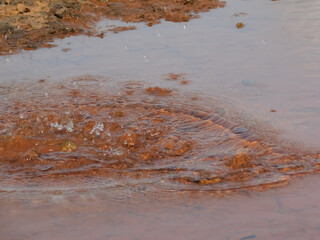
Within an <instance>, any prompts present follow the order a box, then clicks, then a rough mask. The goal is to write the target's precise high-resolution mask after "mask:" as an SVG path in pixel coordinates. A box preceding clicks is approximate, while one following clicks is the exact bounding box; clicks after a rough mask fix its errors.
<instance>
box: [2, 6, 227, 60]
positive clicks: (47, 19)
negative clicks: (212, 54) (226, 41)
mask: <svg viewBox="0 0 320 240" xmlns="http://www.w3.org/2000/svg"><path fill="white" fill-rule="evenodd" d="M224 4H225V3H224V2H222V1H218V0H202V1H200V0H175V1H169V0H161V1H156V0H148V1H144V0H134V1H131V0H130V1H129V0H121V1H118V0H108V1H103V0H59V1H52V0H38V1H29V0H1V1H0V55H6V54H13V53H17V52H19V51H20V50H21V49H24V50H33V49H37V48H39V47H52V46H54V45H53V44H52V41H53V40H54V39H56V38H64V37H67V36H71V35H78V34H86V35H89V36H98V37H103V36H104V35H105V33H104V32H97V31H96V30H95V23H96V22H97V21H98V20H99V19H101V18H109V19H116V20H123V21H125V22H130V23H134V22H145V23H146V24H148V26H152V25H154V24H157V23H160V20H161V19H164V20H166V21H173V22H185V21H189V20H190V19H192V18H197V17H199V15H198V13H199V12H204V11H209V10H210V9H213V8H218V7H223V6H224ZM132 29H134V26H129V27H125V28H119V27H118V28H115V29H113V31H114V32H115V33H117V32H119V31H124V30H132Z"/></svg>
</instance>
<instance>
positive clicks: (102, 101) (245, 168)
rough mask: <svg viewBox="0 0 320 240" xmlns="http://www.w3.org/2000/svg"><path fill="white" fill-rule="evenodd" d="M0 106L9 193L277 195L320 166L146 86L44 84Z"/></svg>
mask: <svg viewBox="0 0 320 240" xmlns="http://www.w3.org/2000/svg"><path fill="white" fill-rule="evenodd" d="M0 100H1V101H0V111H1V112H0V189H1V190H10V189H11V190H15V189H20V188H22V189H28V188H35V189H38V188H41V189H42V188H44V189H49V188H51V187H53V188H55V189H56V188H58V189H69V188H84V189H85V188H91V187H106V188H107V187H119V186H124V187H130V186H131V187H137V186H139V187H140V186H141V187H143V186H151V187H153V188H156V189H157V188H162V189H167V190H226V189H239V188H247V187H254V186H267V187H271V186H275V185H277V184H278V183H281V182H285V181H287V180H288V179H289V178H290V176H291V175H295V174H299V173H306V172H313V171H316V170H318V169H319V166H320V162H319V157H320V156H319V155H317V154H307V153H304V152H301V151H298V150H297V149H293V148H290V147H285V146H282V145H281V144H279V143H277V141H276V140H272V138H271V137H268V138H267V137H266V136H264V134H263V132H266V133H267V130H268V129H266V131H264V130H261V129H260V130H259V131H258V130H257V129H256V130H257V131H256V130H255V128H253V127H251V128H249V127H248V126H250V123H244V122H243V121H241V120H240V118H239V116H237V115H236V114H228V113H227V112H228V111H230V109H229V110H228V109H227V107H225V106H223V104H221V103H219V102H217V101H214V100H212V99H211V100H210V99H207V100H199V99H197V98H196V97H194V96H188V95H186V96H183V95H182V94H179V93H178V92H175V91H172V90H170V89H165V88H160V87H145V86H144V85H143V84H141V83H125V84H121V85H120V86H119V84H118V85H116V84H111V83H110V82H109V81H107V80H104V79H99V78H92V77H82V78H79V79H73V80H72V81H70V82H63V83H59V84H57V83H54V84H53V83H47V82H46V81H45V80H40V81H39V82H38V83H37V84H24V85H23V84H21V83H20V84H16V85H15V84H9V85H6V86H4V85H3V86H1V88H0ZM227 110H228V111H227ZM232 115H233V117H231V116H232ZM274 139H276V137H275V138H274Z"/></svg>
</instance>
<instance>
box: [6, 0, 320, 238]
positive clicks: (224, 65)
mask: <svg viewBox="0 0 320 240" xmlns="http://www.w3.org/2000/svg"><path fill="white" fill-rule="evenodd" d="M318 9H319V3H318V2H317V1H315V0H308V1H303V2H301V1H286V0H283V1H262V0H261V1H254V2H252V1H229V2H228V3H227V6H226V7H225V8H224V9H219V10H216V11H212V12H210V13H207V14H203V15H201V18H200V19H197V20H194V21H192V22H190V23H187V24H183V23H182V24H174V23H163V24H160V25H157V26H154V27H152V28H148V27H145V26H143V25H139V24H137V25H135V26H136V27H137V29H136V30H134V31H130V32H123V33H121V34H115V35H111V34H109V35H108V36H107V37H105V38H104V39H97V38H85V37H77V38H72V39H64V40H59V41H57V43H58V44H59V47H58V48H53V49H42V50H37V51H35V52H25V53H22V54H21V55H16V56H9V57H1V58H0V61H1V67H0V71H1V79H0V83H1V90H0V93H1V103H0V106H1V119H0V126H1V148H0V151H1V156H4V157H2V159H1V166H0V167H1V179H0V180H1V181H0V187H1V190H2V192H1V195H0V206H1V207H0V238H4V239H76V238H77V239H87V238H89V237H90V238H92V239H106V238H107V239H168V238H173V237H175V238H176V239H205V238H210V239H212V238H214V239H260V238H261V239H317V237H318V236H319V229H320V223H319V216H320V207H319V204H318V202H319V201H318V199H319V193H318V191H317V186H318V181H319V176H318V175H317V174H315V175H314V176H311V177H305V178H304V179H301V178H300V177H298V176H299V175H300V174H301V173H315V172H316V171H317V170H318V164H319V163H318V161H319V155H318V153H319V146H320V138H319V136H320V128H319V124H318V122H319V119H320V114H319V112H320V111H319V96H320V93H319V89H320V86H319V77H320V71H319V65H318V62H319V60H320V58H319V57H320V55H319V53H320V52H319V49H320V48H319V34H318V32H317V31H316V30H315V29H316V27H317V25H319V21H320V19H319V14H318ZM242 12H244V13H246V14H237V13H242ZM234 14H236V15H238V16H235V15H234ZM238 22H243V23H244V25H245V27H244V28H242V29H237V28H236V27H235V26H236V24H237V23H238ZM117 24H118V23H117ZM105 25H109V26H110V25H113V22H111V21H109V22H107V23H106V22H102V23H101V24H100V25H99V28H104V27H105ZM63 49H69V50H67V51H63ZM170 72H173V73H184V75H183V79H178V80H176V81H167V80H166V79H165V78H167V74H168V73H170ZM86 74H91V75H92V76H94V77H88V76H86ZM82 75H84V77H80V78H79V77H77V78H74V76H82ZM100 75H101V76H103V77H95V76H100ZM107 77H109V78H110V79H107ZM39 79H44V81H39ZM61 79H63V80H61ZM182 81H185V82H182ZM157 86H158V87H159V88H156V87H157ZM167 89H169V90H167ZM44 139H45V141H44ZM292 176H296V177H295V178H292ZM282 183H289V184H287V185H285V186H282V187H279V188H273V189H269V190H268V191H265V192H258V191H257V190H263V189H265V188H268V187H270V186H271V187H272V186H278V185H282ZM252 186H263V187H261V188H257V187H254V188H250V189H248V188H249V187H252ZM232 189H238V190H237V191H233V190H232ZM252 189H254V190H255V191H252ZM183 190H188V191H183ZM221 190H224V191H221ZM232 192H233V193H232ZM221 195H223V196H224V197H222V198H219V196H221ZM31 220H32V221H31ZM213 236H214V237H213Z"/></svg>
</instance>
